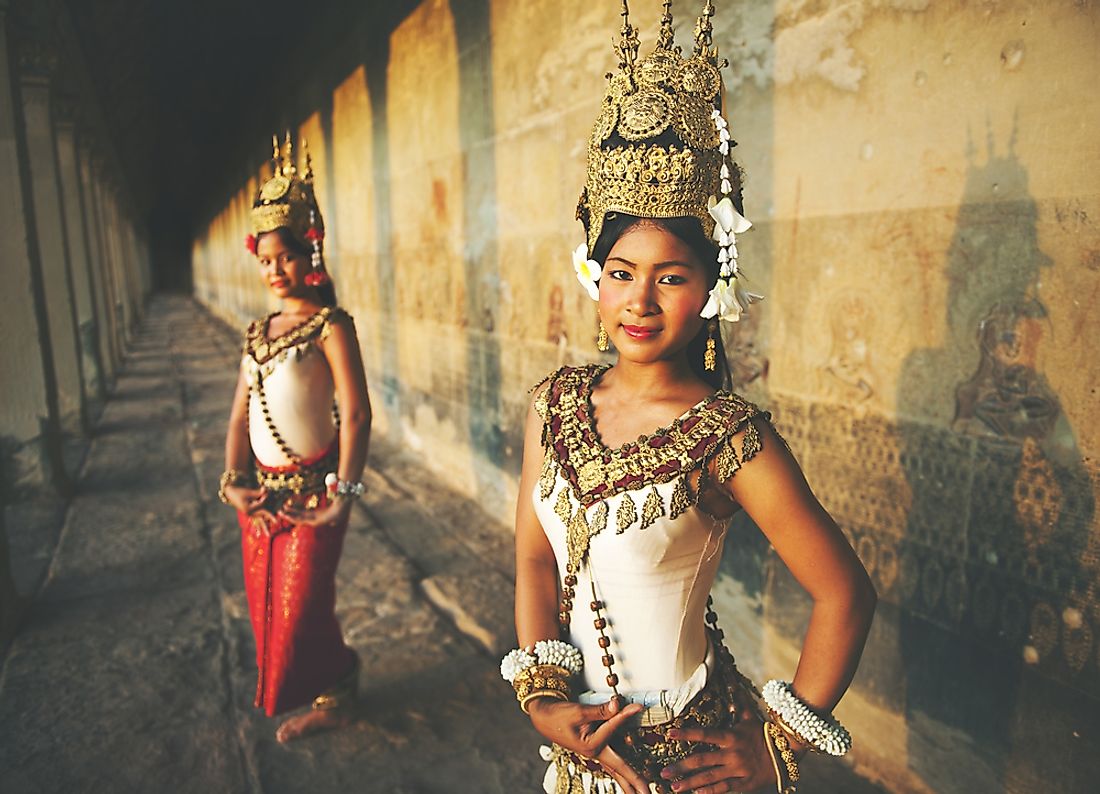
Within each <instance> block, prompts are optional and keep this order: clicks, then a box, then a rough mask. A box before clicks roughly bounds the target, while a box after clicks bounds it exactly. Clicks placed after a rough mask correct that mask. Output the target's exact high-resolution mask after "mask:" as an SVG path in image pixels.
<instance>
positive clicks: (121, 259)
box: [100, 185, 133, 347]
mask: <svg viewBox="0 0 1100 794" xmlns="http://www.w3.org/2000/svg"><path fill="white" fill-rule="evenodd" d="M100 198H101V200H102V202H103V204H102V207H103V232H104V234H106V235H107V250H108V251H109V252H110V253H109V255H108V259H107V263H108V266H109V267H110V269H111V276H112V278H113V279H114V285H115V333H117V334H118V338H119V345H120V346H122V347H125V345H126V344H127V343H128V342H129V340H130V331H131V329H132V328H133V326H132V324H131V317H130V290H131V289H133V284H131V283H130V281H129V279H128V278H127V273H126V258H125V257H126V253H125V251H123V248H122V235H121V234H120V233H119V231H120V230H119V226H118V204H117V203H116V201H115V194H114V191H113V190H112V189H111V188H110V186H108V185H104V186H103V190H102V191H101V192H100Z"/></svg>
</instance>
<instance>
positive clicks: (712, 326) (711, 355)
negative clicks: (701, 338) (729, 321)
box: [703, 318, 718, 372]
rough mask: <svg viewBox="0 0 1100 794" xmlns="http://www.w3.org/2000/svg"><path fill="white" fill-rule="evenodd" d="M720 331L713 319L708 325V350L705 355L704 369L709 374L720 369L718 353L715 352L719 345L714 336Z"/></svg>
mask: <svg viewBox="0 0 1100 794" xmlns="http://www.w3.org/2000/svg"><path fill="white" fill-rule="evenodd" d="M717 330H718V323H717V322H715V321H714V319H713V318H712V319H711V321H710V322H709V323H707V349H706V351H704V353H703V369H705V370H706V371H707V372H714V370H715V369H717V368H718V353H717V351H716V350H715V348H716V347H717V343H716V342H715V341H714V334H715V332H716V331H717Z"/></svg>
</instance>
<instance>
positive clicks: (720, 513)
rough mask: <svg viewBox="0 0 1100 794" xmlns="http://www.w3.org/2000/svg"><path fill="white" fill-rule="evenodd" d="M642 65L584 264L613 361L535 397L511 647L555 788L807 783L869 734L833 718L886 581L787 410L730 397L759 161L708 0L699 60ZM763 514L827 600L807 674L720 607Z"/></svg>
mask: <svg viewBox="0 0 1100 794" xmlns="http://www.w3.org/2000/svg"><path fill="white" fill-rule="evenodd" d="M669 5H670V4H669V3H666V4H665V14H664V16H663V18H662V22H661V30H660V34H659V37H658V41H657V45H656V48H655V50H654V52H653V54H652V55H650V56H648V57H647V58H646V59H644V60H642V61H638V60H637V49H638V39H637V36H636V31H635V30H634V29H633V27H632V26H631V25H630V24H629V19H628V17H627V12H626V3H625V2H624V4H623V6H624V12H623V17H624V25H623V31H622V36H621V40H620V43H619V45H618V46H617V47H616V51H617V53H618V54H619V58H620V71H619V73H618V74H617V75H615V76H614V77H613V78H612V80H611V82H610V85H609V88H608V92H607V96H606V98H605V101H604V104H603V106H602V109H601V114H600V117H599V118H598V119H597V122H596V125H595V128H594V130H593V133H592V139H591V141H590V144H589V153H588V177H587V181H586V185H585V190H584V193H582V196H581V203H580V207H579V209H578V216H579V217H580V219H581V220H582V222H583V223H584V225H585V231H586V236H587V241H586V243H585V244H584V245H582V246H581V247H580V248H579V249H578V251H577V252H576V253H575V255H574V265H575V268H576V270H577V274H578V278H579V279H580V280H581V282H582V284H584V285H585V287H586V289H588V290H589V293H590V295H591V296H592V297H593V298H594V299H596V300H598V302H599V316H600V321H601V325H600V339H599V342H598V345H599V346H600V348H601V349H607V348H608V343H611V344H613V345H614V347H615V349H616V350H617V352H618V358H617V361H616V363H615V364H614V366H611V367H604V366H587V367H577V368H569V367H566V368H563V369H561V370H558V371H557V372H555V373H553V374H552V375H550V376H549V377H548V378H547V379H546V380H545V381H544V382H543V383H541V384H539V385H538V386H537V387H536V388H535V390H534V399H533V401H532V406H531V410H530V413H529V415H528V419H527V428H526V437H525V447H524V459H523V468H522V476H521V481H520V498H519V504H518V507H517V510H516V630H517V635H518V638H519V642H520V645H521V648H520V649H518V650H516V651H513V652H512V653H510V654H509V655H508V656H506V657H505V659H504V660H503V662H502V665H501V672H502V674H503V675H504V677H505V678H506V679H508V680H509V681H511V682H512V684H513V686H514V687H515V689H516V695H517V699H518V700H519V701H520V704H521V706H522V707H523V709H524V711H526V712H528V713H529V714H530V717H531V721H532V724H533V725H534V727H535V728H536V730H538V731H539V733H541V734H542V735H543V736H545V737H546V738H547V739H549V740H550V741H551V743H552V744H551V746H550V747H549V748H547V750H546V751H545V754H546V757H547V760H549V761H550V762H551V763H550V767H549V769H548V771H547V774H546V778H545V781H544V788H545V790H546V791H547V792H565V793H566V794H572V792H593V791H596V792H613V791H614V792H617V791H625V792H639V793H640V792H651V791H653V792H657V791H677V792H680V791H696V792H707V793H708V794H709V793H711V792H715V793H717V792H727V791H754V790H757V789H759V788H761V787H763V786H773V785H774V786H776V788H777V790H778V791H779V792H791V791H793V790H794V788H795V786H796V784H797V781H798V777H799V773H798V760H799V758H800V756H801V754H802V753H803V752H805V751H806V750H808V749H817V750H820V751H822V752H829V753H832V754H834V755H836V754H842V753H843V752H844V751H846V750H847V748H848V746H849V744H850V738H849V737H848V734H847V732H846V731H845V730H844V729H843V727H842V726H840V725H839V723H837V722H836V721H835V719H834V718H833V717H832V716H831V712H832V709H833V707H834V706H835V705H836V703H837V702H838V701H839V700H840V698H841V696H842V695H843V693H844V691H845V690H846V689H847V687H848V685H849V683H850V682H851V679H852V676H853V675H854V673H855V670H856V667H857V664H858V661H859V657H860V654H861V653H862V648H863V644H864V641H865V639H866V636H867V632H868V630H869V627H870V623H871V617H872V614H873V611H874V604H875V592H874V589H873V586H872V585H871V583H870V580H869V578H868V576H867V574H866V571H865V570H864V568H863V566H862V565H861V564H860V562H859V560H858V558H857V557H856V556H855V554H854V552H853V551H852V549H851V547H850V546H849V544H848V543H847V541H846V540H845V538H844V536H843V534H842V533H841V532H840V530H839V529H838V528H837V526H836V524H835V523H834V522H833V520H832V519H831V518H830V517H829V515H828V514H827V513H826V511H825V510H824V509H823V508H822V507H821V505H820V504H819V503H818V501H817V499H816V498H815V497H814V495H813V493H812V492H811V491H810V488H809V487H808V486H807V484H806V482H805V480H804V478H803V476H802V473H801V470H800V469H799V467H798V465H797V463H796V462H795V461H794V459H793V458H792V457H791V454H790V452H789V450H788V449H787V447H786V445H785V444H784V442H783V441H782V439H781V438H780V437H779V436H778V435H777V434H776V432H775V431H774V429H773V428H772V425H771V423H770V418H769V417H768V415H767V414H766V413H764V412H762V411H760V410H759V409H757V408H756V407H755V406H754V405H752V404H751V403H748V402H746V401H745V400H743V399H742V398H740V397H739V396H737V395H736V394H734V393H732V392H730V391H728V390H726V389H727V388H728V385H729V384H728V370H727V369H726V364H725V359H724V353H723V351H722V346H721V336H720V334H719V333H718V331H717V321H718V320H719V319H723V320H736V319H737V318H738V317H739V316H740V313H741V311H742V310H743V309H745V308H747V306H748V304H750V303H752V302H753V301H755V300H757V299H759V296H756V295H753V294H752V293H750V292H748V291H747V289H746V288H745V287H744V280H743V276H742V274H741V271H740V268H739V265H738V261H737V249H736V239H735V237H736V235H737V234H739V233H741V232H743V231H745V230H746V229H747V228H748V227H749V226H750V224H749V223H748V221H746V220H745V219H744V218H743V217H742V216H741V214H740V205H741V201H740V172H739V171H738V169H737V168H736V166H734V165H733V163H732V161H731V160H730V159H729V156H728V154H729V147H730V145H731V141H730V140H729V134H728V128H727V126H726V122H725V120H724V118H723V117H722V115H721V112H720V111H721V108H720V96H721V82H720V77H719V71H718V70H719V68H720V66H721V63H720V61H719V59H718V57H717V53H716V51H715V48H714V46H713V44H712V42H711V38H710V16H711V14H712V10H711V8H710V3H709V2H707V4H706V7H705V8H704V12H703V15H702V16H701V17H700V19H699V22H698V24H697V26H696V31H695V47H694V51H693V52H692V54H691V56H690V57H687V58H685V57H682V56H681V55H680V54H679V50H678V49H677V48H675V47H674V45H673V43H672V18H671V14H670V12H669ZM740 510H744V511H746V512H747V513H748V515H749V516H751V517H752V519H753V520H754V521H755V523H756V524H757V525H758V526H759V527H760V529H761V531H762V532H763V533H764V534H765V535H766V536H767V538H768V540H769V541H770V542H771V544H772V545H773V547H774V548H775V549H776V551H777V552H778V554H779V556H780V557H781V558H782V559H783V561H784V562H785V563H786V564H787V566H788V567H789V568H790V570H791V572H792V573H793V574H794V576H795V578H796V579H797V580H798V581H799V583H800V584H801V585H802V586H803V587H804V588H805V589H806V590H807V591H808V593H809V594H810V596H811V597H812V598H813V601H814V607H813V614H812V617H811V620H810V624H809V629H808V631H807V634H806V637H805V640H804V643H803V647H802V655H801V659H800V662H799V665H798V669H797V671H796V673H795V675H794V678H793V681H792V682H790V683H786V682H780V681H769V682H768V684H766V685H765V687H764V688H763V692H762V693H760V692H757V690H756V689H755V687H753V685H752V684H751V682H749V681H748V680H747V679H746V678H744V677H743V676H742V675H741V674H740V673H739V672H738V671H737V669H736V667H735V665H734V663H733V659H732V656H731V655H730V654H729V652H728V651H727V650H726V649H725V647H724V645H723V643H722V636H721V631H720V629H718V627H717V616H716V615H715V614H714V612H713V611H712V610H711V609H710V608H709V607H708V604H709V599H708V596H709V591H710V588H711V585H712V583H713V582H714V579H715V576H716V574H717V568H718V562H719V560H720V558H721V552H722V545H723V538H724V536H725V530H726V527H727V525H728V523H729V520H730V518H731V517H732V516H733V515H734V514H735V513H736V512H738V511H740Z"/></svg>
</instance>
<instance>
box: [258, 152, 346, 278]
mask: <svg viewBox="0 0 1100 794" xmlns="http://www.w3.org/2000/svg"><path fill="white" fill-rule="evenodd" d="M271 144H272V149H273V152H272V156H271V162H272V166H273V169H274V172H273V173H272V175H271V178H270V179H268V180H267V181H266V182H264V183H263V184H262V185H260V189H259V191H257V193H256V198H255V199H254V200H253V202H252V212H251V213H250V215H251V221H252V234H250V235H249V236H248V238H247V240H246V245H247V247H248V249H249V250H250V251H251V252H252V253H253V254H255V253H256V240H257V238H258V237H259V236H260V235H261V234H265V233H267V232H273V231H275V230H276V229H279V228H285V229H287V231H289V232H290V233H291V234H292V235H293V236H294V237H295V238H297V239H298V240H299V241H301V242H303V243H306V244H307V245H311V246H312V247H313V257H312V261H313V273H311V274H310V275H309V276H307V277H306V282H307V283H309V284H311V285H312V286H317V285H318V284H323V283H325V282H326V281H327V280H328V277H327V275H326V274H325V271H324V259H323V258H322V252H321V249H322V244H323V242H324V239H325V222H324V219H323V218H322V217H321V208H320V207H318V206H317V198H316V196H315V195H314V192H313V161H312V158H311V157H310V155H309V147H308V146H307V144H306V141H305V139H304V138H303V139H302V141H301V144H302V153H303V155H304V158H305V169H304V170H303V172H302V173H301V175H299V173H298V168H297V166H295V164H294V145H293V143H292V142H291V139H290V133H289V132H287V134H286V141H285V142H284V144H283V146H282V148H280V146H279V136H277V135H274V136H272V138H271Z"/></svg>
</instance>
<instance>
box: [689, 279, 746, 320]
mask: <svg viewBox="0 0 1100 794" xmlns="http://www.w3.org/2000/svg"><path fill="white" fill-rule="evenodd" d="M736 283H737V279H730V280H729V281H727V280H726V279H724V278H720V279H718V280H717V281H716V282H714V288H713V289H712V290H711V291H710V297H709V298H708V299H707V303H706V305H705V306H704V307H703V311H701V312H699V316H700V317H702V318H703V319H704V320H709V319H710V318H711V317H714V316H715V315H718V319H719V320H728V321H729V322H732V323H735V322H737V321H738V320H740V319H741V311H742V307H741V304H740V303H738V302H737V291H736V287H735V284H736Z"/></svg>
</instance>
